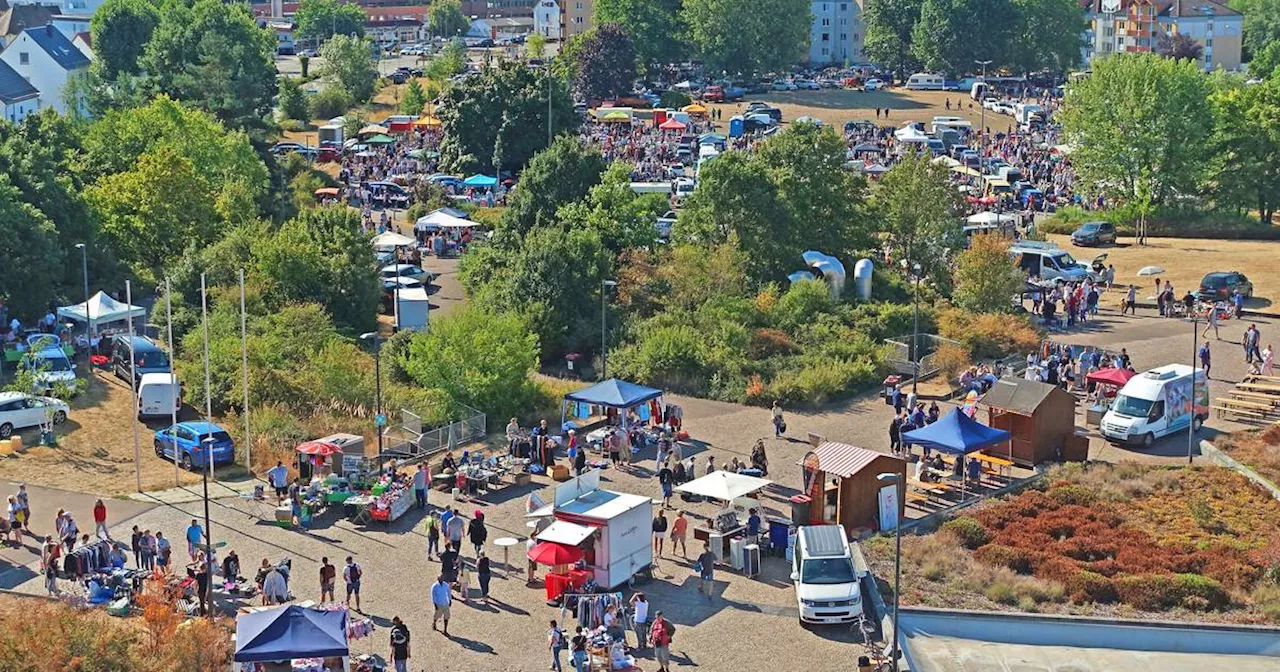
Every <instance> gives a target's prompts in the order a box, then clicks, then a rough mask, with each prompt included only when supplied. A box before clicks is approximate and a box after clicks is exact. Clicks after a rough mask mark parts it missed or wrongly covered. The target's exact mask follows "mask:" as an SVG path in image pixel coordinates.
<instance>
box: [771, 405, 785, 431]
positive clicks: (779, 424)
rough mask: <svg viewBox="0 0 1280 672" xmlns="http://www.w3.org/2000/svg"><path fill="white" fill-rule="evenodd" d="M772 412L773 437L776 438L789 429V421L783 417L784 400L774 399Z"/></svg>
mask: <svg viewBox="0 0 1280 672" xmlns="http://www.w3.org/2000/svg"><path fill="white" fill-rule="evenodd" d="M771 413H772V414H773V438H775V439H776V438H778V437H780V436H782V435H783V434H785V433H786V431H787V423H786V421H785V420H783V418H782V402H780V401H778V400H777V399H774V400H773V409H772V410H771Z"/></svg>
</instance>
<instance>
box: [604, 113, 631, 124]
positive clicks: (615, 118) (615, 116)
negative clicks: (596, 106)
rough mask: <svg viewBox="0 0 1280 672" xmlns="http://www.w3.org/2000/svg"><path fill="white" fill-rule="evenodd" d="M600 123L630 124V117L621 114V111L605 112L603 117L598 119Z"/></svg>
mask: <svg viewBox="0 0 1280 672" xmlns="http://www.w3.org/2000/svg"><path fill="white" fill-rule="evenodd" d="M600 121H612V122H626V123H631V115H629V114H627V113H626V112H623V111H622V110H614V111H612V112H606V113H605V114H604V116H602V117H600Z"/></svg>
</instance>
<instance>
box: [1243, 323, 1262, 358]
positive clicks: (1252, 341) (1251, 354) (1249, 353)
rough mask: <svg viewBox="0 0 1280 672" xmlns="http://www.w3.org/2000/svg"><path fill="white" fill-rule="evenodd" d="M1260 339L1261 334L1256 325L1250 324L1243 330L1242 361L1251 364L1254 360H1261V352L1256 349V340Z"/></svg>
mask: <svg viewBox="0 0 1280 672" xmlns="http://www.w3.org/2000/svg"><path fill="white" fill-rule="evenodd" d="M1261 339H1262V334H1261V333H1259V332H1258V325H1256V324H1251V325H1249V328H1248V329H1246V330H1245V331H1244V362H1245V364H1252V363H1253V362H1254V361H1255V360H1257V361H1261V360H1262V353H1261V352H1259V351H1258V341H1259V340H1261Z"/></svg>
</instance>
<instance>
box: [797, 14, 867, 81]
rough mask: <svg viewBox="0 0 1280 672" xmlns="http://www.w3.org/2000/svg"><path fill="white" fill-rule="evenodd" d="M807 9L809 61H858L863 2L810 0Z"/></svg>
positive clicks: (825, 63)
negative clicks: (810, 19)
mask: <svg viewBox="0 0 1280 672" xmlns="http://www.w3.org/2000/svg"><path fill="white" fill-rule="evenodd" d="M809 11H810V14H812V16H813V24H812V25H811V26H810V27H809V59H808V60H809V63H812V64H815V65H844V64H846V63H849V64H853V63H860V62H862V61H863V56H862V39H863V30H862V6H861V5H859V4H858V3H857V2H854V0H812V2H810V3H809Z"/></svg>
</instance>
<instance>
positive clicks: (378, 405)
mask: <svg viewBox="0 0 1280 672" xmlns="http://www.w3.org/2000/svg"><path fill="white" fill-rule="evenodd" d="M360 340H362V341H369V342H371V343H373V389H374V392H373V394H374V402H373V403H374V414H375V416H374V423H373V424H374V429H376V430H377V431H378V465H379V466H381V465H382V424H381V423H380V422H379V417H378V416H381V415H382V339H381V338H380V337H379V336H378V333H377V332H376V331H370V332H367V333H363V334H360Z"/></svg>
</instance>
